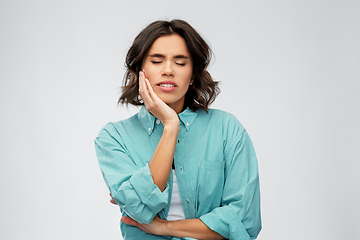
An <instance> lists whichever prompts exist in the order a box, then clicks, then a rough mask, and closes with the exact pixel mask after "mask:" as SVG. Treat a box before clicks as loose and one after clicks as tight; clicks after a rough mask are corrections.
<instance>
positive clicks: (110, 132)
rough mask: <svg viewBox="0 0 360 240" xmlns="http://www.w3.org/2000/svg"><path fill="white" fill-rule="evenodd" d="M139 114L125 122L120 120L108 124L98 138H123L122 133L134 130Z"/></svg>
mask: <svg viewBox="0 0 360 240" xmlns="http://www.w3.org/2000/svg"><path fill="white" fill-rule="evenodd" d="M138 122H139V121H138V117H137V114H135V115H133V116H131V117H129V118H127V119H123V120H119V121H117V122H109V123H107V124H106V125H105V126H104V127H103V128H102V129H101V130H100V133H99V135H98V137H97V138H99V137H108V136H112V137H118V136H121V135H122V133H123V132H124V131H125V130H126V129H127V128H132V127H133V126H134V125H136V124H137V123H138Z"/></svg>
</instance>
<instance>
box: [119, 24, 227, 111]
mask: <svg viewBox="0 0 360 240" xmlns="http://www.w3.org/2000/svg"><path fill="white" fill-rule="evenodd" d="M172 34H178V35H179V36H181V37H182V38H183V39H184V40H185V42H186V46H187V48H188V51H189V53H190V55H191V58H192V61H193V74H192V76H193V84H192V85H190V86H189V89H188V91H187V92H186V94H185V103H184V108H186V107H189V108H190V109H191V110H193V111H195V110H197V109H204V110H205V111H207V110H208V108H209V105H210V104H211V103H212V102H213V101H214V100H215V98H216V96H217V95H218V94H219V92H220V89H219V87H218V82H216V81H214V80H213V79H212V77H211V75H210V73H209V72H208V71H207V67H208V65H209V63H210V60H211V56H212V51H211V49H210V47H209V45H208V44H207V43H206V42H205V41H204V39H202V37H201V36H200V35H199V34H198V33H197V32H196V31H195V29H194V28H193V27H191V26H190V24H188V23H187V22H186V21H184V20H178V19H175V20H172V21H170V22H169V21H155V22H153V23H151V24H150V25H148V26H147V27H146V28H145V29H144V30H142V31H141V32H140V33H139V35H138V36H137V37H136V38H135V40H134V42H133V44H132V46H131V47H130V49H129V51H128V53H127V55H126V60H125V67H126V72H125V75H124V79H123V86H122V94H121V96H120V98H119V101H118V103H121V104H126V105H128V104H129V103H130V104H133V105H137V106H138V105H144V103H143V101H142V99H141V97H140V95H139V71H141V69H142V60H143V58H144V56H146V54H147V52H148V51H149V49H150V47H151V45H152V44H153V43H154V41H155V40H156V39H157V38H159V37H162V36H168V35H172Z"/></svg>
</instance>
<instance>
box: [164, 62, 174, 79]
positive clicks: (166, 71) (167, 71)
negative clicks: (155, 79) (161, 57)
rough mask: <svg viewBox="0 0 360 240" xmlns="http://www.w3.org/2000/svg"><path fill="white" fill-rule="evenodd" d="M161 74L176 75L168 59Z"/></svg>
mask: <svg viewBox="0 0 360 240" xmlns="http://www.w3.org/2000/svg"><path fill="white" fill-rule="evenodd" d="M161 75H163V76H174V70H173V68H172V63H171V61H166V62H165V64H164V69H163V70H162V73H161Z"/></svg>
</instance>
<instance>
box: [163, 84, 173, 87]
mask: <svg viewBox="0 0 360 240" xmlns="http://www.w3.org/2000/svg"><path fill="white" fill-rule="evenodd" d="M159 86H160V87H175V86H174V85H172V84H160V85H159Z"/></svg>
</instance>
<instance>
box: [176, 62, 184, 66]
mask: <svg viewBox="0 0 360 240" xmlns="http://www.w3.org/2000/svg"><path fill="white" fill-rule="evenodd" d="M176 64H177V65H180V66H185V65H186V63H178V62H177V63H176Z"/></svg>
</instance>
